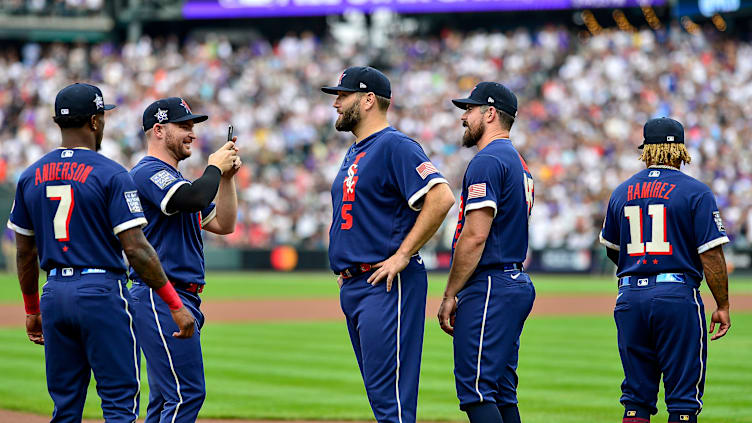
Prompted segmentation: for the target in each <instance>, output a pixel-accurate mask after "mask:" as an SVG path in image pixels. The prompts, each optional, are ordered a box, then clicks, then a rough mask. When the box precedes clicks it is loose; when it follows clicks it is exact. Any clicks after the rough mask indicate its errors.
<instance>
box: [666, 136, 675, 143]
mask: <svg viewBox="0 0 752 423" xmlns="http://www.w3.org/2000/svg"><path fill="white" fill-rule="evenodd" d="M666 141H668V142H672V141H674V136H673V135H666Z"/></svg>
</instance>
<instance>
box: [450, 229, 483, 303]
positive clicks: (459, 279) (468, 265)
mask: <svg viewBox="0 0 752 423" xmlns="http://www.w3.org/2000/svg"><path fill="white" fill-rule="evenodd" d="M485 247H486V237H484V236H474V235H470V234H468V233H467V232H463V233H461V234H460V237H459V238H458V239H457V245H455V248H454V258H453V259H452V268H451V269H450V270H449V279H448V280H447V286H446V289H445V290H444V297H445V298H452V297H455V296H457V293H458V292H460V290H461V289H462V288H463V287H464V286H465V283H467V280H468V279H470V276H471V275H472V274H473V272H475V269H476V268H477V267H478V263H480V258H481V256H482V255H483V249H484V248H485Z"/></svg>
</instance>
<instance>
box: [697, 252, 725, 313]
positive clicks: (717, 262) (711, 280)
mask: <svg viewBox="0 0 752 423" xmlns="http://www.w3.org/2000/svg"><path fill="white" fill-rule="evenodd" d="M700 260H701V261H702V267H703V270H704V271H705V280H706V281H707V283H708V287H709V288H710V292H712V293H713V298H715V302H716V304H717V305H718V308H728V307H729V298H728V273H727V271H726V258H725V256H724V255H723V247H722V246H720V245H719V246H717V247H715V248H712V249H710V250H708V251H705V252H704V253H702V254H700Z"/></svg>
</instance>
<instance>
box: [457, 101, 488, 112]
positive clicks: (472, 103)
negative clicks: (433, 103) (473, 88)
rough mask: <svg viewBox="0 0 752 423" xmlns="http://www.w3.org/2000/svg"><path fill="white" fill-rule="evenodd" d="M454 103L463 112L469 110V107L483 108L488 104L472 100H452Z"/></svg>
mask: <svg viewBox="0 0 752 423" xmlns="http://www.w3.org/2000/svg"><path fill="white" fill-rule="evenodd" d="M452 103H454V105H455V106H457V107H459V108H460V109H462V110H465V109H467V106H483V105H485V104H486V103H483V102H481V101H478V100H473V99H470V98H456V99H454V100H452Z"/></svg>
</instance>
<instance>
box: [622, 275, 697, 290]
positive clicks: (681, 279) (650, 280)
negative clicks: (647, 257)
mask: <svg viewBox="0 0 752 423" xmlns="http://www.w3.org/2000/svg"><path fill="white" fill-rule="evenodd" d="M658 283H679V284H685V285H696V284H695V283H694V281H692V280H691V279H690V278H688V277H687V275H685V274H684V273H658V274H657V275H649V276H634V275H633V276H623V277H621V278H619V288H621V287H622V286H633V287H638V288H641V287H644V286H654V285H655V284H658Z"/></svg>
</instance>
